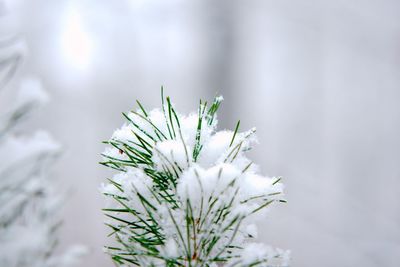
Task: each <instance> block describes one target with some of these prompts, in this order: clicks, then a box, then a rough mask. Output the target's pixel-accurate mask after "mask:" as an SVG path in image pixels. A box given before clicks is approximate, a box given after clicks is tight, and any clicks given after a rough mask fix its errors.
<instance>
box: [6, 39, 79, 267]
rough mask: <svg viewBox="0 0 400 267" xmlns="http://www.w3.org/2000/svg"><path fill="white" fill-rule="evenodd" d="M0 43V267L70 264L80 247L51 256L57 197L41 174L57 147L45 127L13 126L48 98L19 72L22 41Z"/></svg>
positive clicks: (56, 240)
mask: <svg viewBox="0 0 400 267" xmlns="http://www.w3.org/2000/svg"><path fill="white" fill-rule="evenodd" d="M12 40H13V39H12ZM1 41H2V42H0V44H7V46H5V45H4V46H3V45H0V47H1V49H0V50H1V51H0V52H1V53H0V103H1V105H0V114H1V115H0V162H1V164H0V203H1V206H0V266H7V267H60V266H71V265H72V264H74V263H76V261H77V259H78V256H79V255H80V254H81V253H82V252H83V247H81V246H75V247H72V248H71V249H70V250H69V251H68V252H66V253H64V254H59V255H55V254H54V249H55V247H56V245H57V243H58V237H57V229H58V227H59V225H60V219H59V218H58V216H57V215H56V214H57V212H58V210H59V208H60V206H61V203H60V202H61V197H60V193H59V192H57V191H56V190H55V188H54V183H53V181H52V180H51V179H49V177H48V176H47V175H46V174H47V172H48V169H49V167H50V165H51V164H52V163H53V162H54V160H55V159H56V158H57V155H58V154H59V152H60V145H59V144H58V143H57V142H56V141H55V140H54V139H53V138H52V137H51V136H50V135H49V134H48V133H47V132H45V131H36V132H33V133H30V134H24V133H21V131H20V129H16V128H18V126H19V125H20V122H21V121H22V119H23V118H25V117H26V116H27V115H29V114H30V113H31V111H32V110H33V109H35V108H36V107H38V106H40V105H42V104H43V103H45V102H46V101H47V100H48V96H47V94H46V92H45V91H44V90H43V88H42V86H41V83H40V82H39V80H38V79H36V78H34V77H31V78H28V77H25V76H23V75H21V73H19V72H20V70H19V68H20V64H21V62H22V59H23V55H24V53H25V50H24V49H23V45H21V44H20V43H19V44H18V43H17V44H15V43H14V41H10V42H8V41H7V40H1Z"/></svg>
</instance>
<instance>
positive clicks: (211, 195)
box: [100, 89, 287, 267]
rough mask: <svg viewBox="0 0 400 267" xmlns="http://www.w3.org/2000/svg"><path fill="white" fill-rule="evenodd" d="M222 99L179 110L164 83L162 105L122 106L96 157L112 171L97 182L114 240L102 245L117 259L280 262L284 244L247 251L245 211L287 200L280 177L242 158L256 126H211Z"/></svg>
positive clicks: (248, 236) (253, 211)
mask: <svg viewBox="0 0 400 267" xmlns="http://www.w3.org/2000/svg"><path fill="white" fill-rule="evenodd" d="M221 102H222V97H216V98H215V99H214V101H213V102H212V104H211V105H210V106H209V107H208V105H207V102H205V101H200V103H199V107H198V110H197V113H194V114H190V115H189V116H183V115H181V114H179V113H178V112H177V111H176V109H175V107H174V105H173V104H172V102H171V99H170V98H169V97H164V91H163V89H161V103H162V108H161V110H152V111H147V110H146V108H145V107H144V105H142V103H141V102H139V101H136V103H137V105H138V109H137V110H136V111H134V110H133V111H130V112H129V113H123V116H124V117H125V118H126V119H127V123H126V124H124V125H123V127H122V128H121V129H118V130H117V131H116V132H115V133H114V134H113V136H112V137H111V138H110V140H108V141H105V142H104V143H105V144H108V145H109V147H108V148H107V149H106V150H105V152H104V153H103V154H102V156H103V159H104V160H103V161H102V162H100V163H101V164H102V165H105V166H107V167H109V168H112V169H115V170H117V171H118V173H117V174H115V175H114V176H113V177H112V178H109V179H108V183H107V184H104V185H103V187H102V192H103V194H104V195H105V196H106V197H107V199H109V200H112V201H111V202H110V203H109V207H107V208H105V209H103V211H104V213H105V214H106V216H107V218H108V219H109V221H108V222H107V225H108V226H109V227H110V229H111V232H110V235H111V236H114V237H115V239H116V241H117V243H118V245H115V246H112V247H106V248H107V251H108V253H109V254H110V255H111V257H112V259H113V260H114V262H115V263H116V264H117V265H121V266H122V265H128V266H130V265H132V266H133V265H135V266H193V267H194V266H199V267H200V266H201V267H202V266H219V264H224V265H227V266H270V265H271V264H275V263H274V262H275V261H276V259H281V260H283V261H282V262H281V265H279V266H283V265H285V264H286V263H285V260H286V258H287V253H286V252H283V251H279V250H273V249H271V248H269V247H263V249H264V252H262V253H261V252H257V253H255V255H253V254H254V253H249V252H248V251H249V248H248V247H251V246H254V243H248V239H251V237H253V235H255V234H254V233H250V232H251V228H252V229H253V231H254V228H255V226H254V225H253V224H252V223H251V219H252V218H253V217H254V216H255V214H259V213H260V211H262V210H264V209H265V208H267V207H268V206H270V204H272V203H274V202H279V201H284V200H283V198H282V197H283V194H282V184H281V183H280V180H278V179H273V178H267V177H261V176H259V175H258V174H256V167H255V166H254V164H252V162H251V161H250V160H248V159H247V158H246V156H245V151H246V150H248V149H249V148H250V146H251V144H252V143H253V140H254V132H255V130H254V129H252V130H250V131H248V132H244V133H239V132H238V130H239V124H240V121H239V122H238V123H237V125H236V128H235V131H234V132H230V131H222V132H216V125H217V118H216V116H217V115H216V114H217V111H218V108H219V106H220V104H221ZM249 229H250V230H249ZM249 244H250V245H249Z"/></svg>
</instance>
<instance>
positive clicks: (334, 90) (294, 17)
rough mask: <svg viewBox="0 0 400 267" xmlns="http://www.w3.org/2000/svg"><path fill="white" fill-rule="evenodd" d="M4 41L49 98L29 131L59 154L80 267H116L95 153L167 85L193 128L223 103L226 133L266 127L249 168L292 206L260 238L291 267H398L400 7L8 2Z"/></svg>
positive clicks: (65, 232)
mask: <svg viewBox="0 0 400 267" xmlns="http://www.w3.org/2000/svg"><path fill="white" fill-rule="evenodd" d="M7 31H9V32H10V33H17V35H18V37H20V38H23V39H24V40H25V42H26V46H27V50H28V57H27V59H26V61H25V65H26V66H25V67H26V68H28V69H29V71H30V72H31V73H32V74H34V75H36V76H38V77H39V78H40V79H41V81H42V83H43V85H44V87H45V88H46V91H47V92H48V94H49V95H50V101H49V103H48V104H47V105H46V106H44V107H43V108H41V109H40V110H39V111H38V112H36V114H35V115H34V116H33V117H32V118H31V119H30V120H29V121H27V123H26V124H25V130H26V131H29V129H38V128H40V129H46V130H49V132H50V133H51V134H52V135H53V136H54V137H55V138H56V139H57V140H58V141H59V142H60V143H61V144H62V145H63V149H64V152H63V155H62V156H61V158H60V160H59V161H58V162H57V163H56V165H55V167H54V168H53V170H52V175H54V176H57V177H58V178H59V180H60V181H61V183H62V184H61V185H60V187H63V188H67V189H69V190H70V196H69V197H68V201H67V202H66V203H65V205H64V208H63V210H62V216H63V219H64V225H63V227H62V228H61V236H60V239H61V244H60V249H62V248H64V247H67V246H69V245H70V244H74V243H81V244H87V245H88V246H89V247H90V249H91V254H89V255H88V256H87V257H86V258H84V260H83V261H82V264H81V266H82V267H83V266H85V267H95V266H96V267H110V266H113V265H112V263H111V261H110V260H109V259H108V256H106V255H103V252H102V246H103V245H105V244H107V243H109V242H110V240H108V239H107V237H106V236H107V234H108V229H107V228H106V227H105V226H104V225H103V220H104V216H103V215H102V213H101V208H102V207H103V203H104V199H103V197H102V196H101V194H100V193H99V191H98V189H99V185H100V183H101V182H103V181H104V180H105V179H106V178H107V177H109V175H110V174H111V172H110V171H108V170H106V168H105V167H102V166H100V165H99V164H98V161H99V160H100V153H101V152H102V151H103V149H104V145H103V144H101V141H102V140H105V139H108V138H109V137H110V135H111V134H112V132H113V131H114V129H115V128H117V127H119V126H120V125H121V124H122V123H123V117H122V116H121V112H122V111H127V110H130V109H132V108H133V107H134V104H135V100H136V99H139V100H141V102H142V103H143V104H144V105H145V106H146V107H147V108H149V109H150V108H154V107H159V106H160V86H161V85H164V87H165V92H166V94H168V95H170V96H171V97H172V99H173V102H174V103H175V104H176V107H177V109H178V110H180V111H181V112H183V113H184V112H189V111H192V110H195V109H196V108H197V105H198V100H199V98H202V99H207V100H211V99H212V98H213V97H214V95H216V94H222V95H223V96H224V98H225V101H224V102H223V104H222V107H221V111H220V113H219V125H220V128H234V127H235V124H236V121H237V120H238V119H240V120H241V129H242V130H247V129H249V128H251V127H253V126H256V127H257V134H258V138H259V140H260V144H259V145H258V146H257V147H255V149H254V150H253V151H252V152H251V157H252V158H253V159H254V161H255V162H256V163H258V164H259V165H260V167H261V173H263V174H266V175H270V176H283V177H284V179H283V182H284V183H285V185H286V189H285V190H286V196H287V199H288V203H287V204H282V205H280V206H279V205H278V206H276V207H275V208H274V210H273V211H272V212H271V213H270V214H269V217H268V218H267V219H266V220H265V223H264V224H263V225H261V226H260V228H259V239H260V240H261V241H263V242H265V243H268V244H271V245H273V246H277V247H281V248H285V249H290V250H291V251H292V258H293V260H292V266H295V267H322V266H323V267H338V266H340V267H353V266H362V267H375V266H376V267H383V266H385V267H397V266H400V1H396V0H379V1H378V0H371V1H356V0H347V1H345V0H336V1H326V0H322V1H316V0H314V1H312V0H300V1H288V0H274V1H271V0H240V1H239V0H232V1H227V0H221V1H211V0H192V1H190V0H186V1H185V0H172V1H167V0H118V1H109V0H108V1H106V0H97V1H94V0H92V1H90V0H81V1H66V0H59V1H50V0H30V1H28V0H26V1H23V0H7V1H1V0H0V32H1V33H2V34H4V33H5V32H7ZM2 37H3V36H2ZM0 249H1V248H0Z"/></svg>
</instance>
